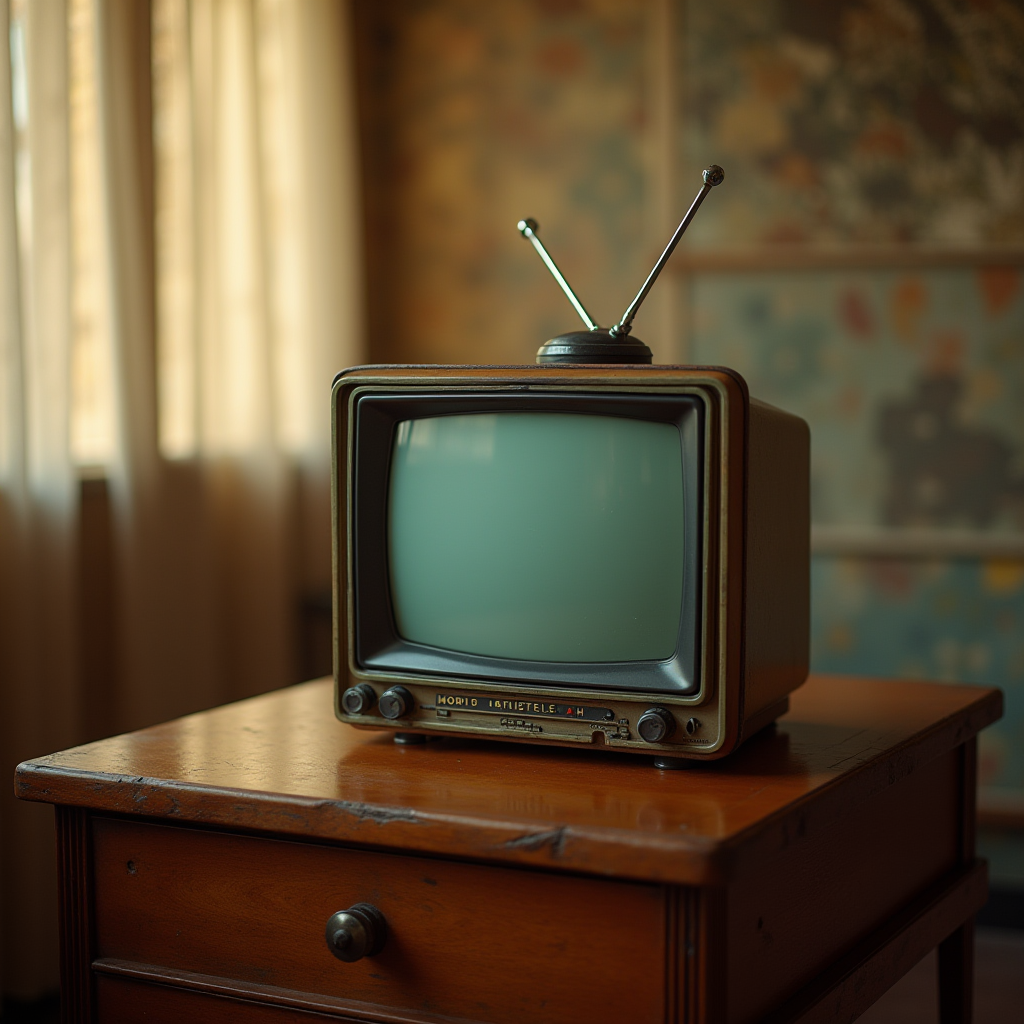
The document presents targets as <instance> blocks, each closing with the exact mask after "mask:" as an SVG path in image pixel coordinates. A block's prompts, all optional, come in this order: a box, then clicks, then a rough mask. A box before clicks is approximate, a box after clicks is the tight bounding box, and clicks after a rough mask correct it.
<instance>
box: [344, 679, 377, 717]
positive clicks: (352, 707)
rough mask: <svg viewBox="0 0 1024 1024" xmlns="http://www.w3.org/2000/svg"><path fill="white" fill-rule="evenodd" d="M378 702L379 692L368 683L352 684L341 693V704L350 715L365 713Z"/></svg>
mask: <svg viewBox="0 0 1024 1024" xmlns="http://www.w3.org/2000/svg"><path fill="white" fill-rule="evenodd" d="M376 703H377V694H376V693H374V692H373V687H372V686H370V685H368V684H367V683H359V684H358V685H357V686H350V687H349V688H348V689H347V690H346V691H345V692H344V693H343V694H342V695H341V706H342V707H343V708H344V709H345V711H346V712H347V713H348V714H350V715H365V714H368V713H369V712H371V711H372V710H373V706H374V704H376Z"/></svg>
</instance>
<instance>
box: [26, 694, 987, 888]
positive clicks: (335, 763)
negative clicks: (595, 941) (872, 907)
mask: <svg viewBox="0 0 1024 1024" xmlns="http://www.w3.org/2000/svg"><path fill="white" fill-rule="evenodd" d="M1001 709H1002V698H1001V695H1000V693H999V691H998V690H991V689H981V688H974V687H965V686H945V685H933V684H927V683H912V682H888V681H883V680H874V679H857V678H841V677H823V676H812V677H811V679H810V680H809V681H808V682H807V684H805V685H804V686H803V687H801V688H800V689H799V690H797V691H796V692H795V693H794V694H793V696H792V701H791V711H790V713H789V714H788V715H787V716H786V717H785V718H783V719H782V720H780V722H779V723H778V725H777V726H776V727H774V728H771V729H768V730H765V731H764V732H762V733H761V734H760V735H758V736H755V737H753V738H752V739H751V740H749V741H748V742H747V743H746V744H745V745H744V746H743V747H741V748H740V749H739V750H738V751H737V752H736V753H735V754H733V755H731V756H730V757H728V758H726V759H724V760H723V761H721V762H716V763H708V764H701V765H699V766H695V767H693V768H691V769H689V770H686V771H677V772H660V771H656V770H654V769H652V767H651V765H650V761H649V760H648V759H646V758H643V757H636V758H632V757H624V756H615V755H610V754H603V753H600V752H597V751H591V750H585V751H575V750H562V749H557V750H553V749H547V748H544V749H542V748H537V747H530V746H525V745H516V746H511V745H502V744H496V743H488V742H482V741H480V742H478V741H469V740H441V741H437V742H432V743H428V744H426V745H423V746H419V747H400V746H396V745H395V744H394V743H392V741H391V738H390V736H388V735H380V734H377V733H374V732H367V731H359V730H355V729H350V728H348V727H346V726H344V725H342V724H340V723H338V722H337V721H336V720H335V718H334V715H333V711H332V686H331V681H330V680H319V681H316V682H312V683H306V684H302V685H300V686H295V687H291V688H288V689H285V690H280V691H276V692H274V693H270V694H265V695H263V696H261V697H255V698H252V699H250V700H247V701H240V702H239V703H237V704H231V705H227V706H225V707H221V708H216V709H213V710H211V711H207V712H203V713H201V714H198V715H192V716H189V717H186V718H182V719H179V720H177V721H174V722H169V723H166V724H164V725H160V726H155V727H154V728H151V729H145V730H142V731H140V732H137V733H132V734H129V735H125V736H118V737H114V738H112V739H109V740H103V741H100V742H98V743H93V744H88V745H86V746H83V747H77V748H74V749H72V750H68V751H64V752H63V753H59V754H54V755H51V756H49V757H41V758H37V759H34V760H32V761H28V762H26V763H24V764H22V765H21V766H19V768H18V772H17V776H16V783H15V784H16V791H17V793H18V795H19V796H21V797H22V798H24V799H30V800H42V801H46V802H51V803H59V804H64V805H70V806H79V807H92V808H95V809H97V810H103V811H110V812H116V813H121V814H129V815H144V816H146V817H149V818H154V819H161V818H164V819H167V820H169V821H190V822H194V823H198V824H208V825H216V826H220V827H226V828H236V829H249V830H258V831H266V832H275V833H283V834H291V835H299V836H304V837H307V838H315V839H327V840H333V841H342V842H350V843H356V844H363V845H371V846H375V847H382V848H389V849H392V850H405V851H412V852H420V853H435V854H443V855H446V856H455V857H469V858H473V859H477V860H482V861H493V862H501V863H507V864H524V865H534V866H543V867H545V868H548V869H551V870H563V871H579V872H586V873H591V874H604V875H609V876H617V877H622V878H629V879H635V880H640V881H655V882H676V883H683V884H689V885H708V884H724V883H726V882H728V880H729V879H731V878H734V877H737V876H738V875H740V874H743V873H745V872H746V871H747V870H749V869H751V868H752V867H753V866H756V865H757V864H760V863H762V862H763V861H764V859H765V858H767V857H772V856H774V855H775V854H777V853H778V852H779V851H783V850H785V849H786V848H787V846H788V845H789V844H790V843H791V842H792V841H793V837H794V836H797V835H802V836H809V835H812V834H814V833H816V832H818V831H820V830H824V829H827V828H828V827H829V826H830V825H831V824H832V823H834V822H836V821H838V820H839V819H840V818H841V817H842V816H844V815H846V814H848V813H849V812H850V810H851V808H853V807H856V806H857V805H858V804H859V803H861V802H862V801H865V800H867V799H869V798H871V797H872V796H873V795H874V794H877V793H880V792H882V791H883V790H885V789H886V788H888V787H889V786H892V785H893V784H895V783H896V782H898V781H899V780H900V779H902V778H905V777H907V776H909V775H911V774H912V773H913V772H914V771H916V770H918V769H919V768H922V767H924V766H925V765H927V764H928V763H929V762H931V761H933V760H935V759H936V758H938V757H940V756H941V755H942V754H944V753H947V752H948V751H950V750H952V749H953V748H955V747H957V746H959V745H961V744H963V743H965V742H966V741H968V740H969V739H970V738H971V737H973V736H974V735H975V734H976V733H977V732H978V731H979V730H980V729H982V728H983V727H984V726H985V725H987V724H989V723H990V722H992V721H994V720H995V719H997V718H998V717H999V715H1000V714H1001Z"/></svg>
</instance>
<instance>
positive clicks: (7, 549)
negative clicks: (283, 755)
mask: <svg viewBox="0 0 1024 1024" xmlns="http://www.w3.org/2000/svg"><path fill="white" fill-rule="evenodd" d="M346 19H347V6H346V4H344V3H338V2H335V0H153V2H152V3H140V2H137V0H102V2H99V0H31V2H23V0H0V32H2V33H3V35H4V36H5V37H6V38H7V39H8V40H9V45H8V46H5V47H3V51H2V59H0V566H2V571H0V712H2V713H0V752H2V755H3V756H2V758H0V771H2V772H3V773H6V777H7V778H8V779H10V775H11V772H12V771H13V768H14V765H15V764H16V763H17V761H19V760H23V759H25V758H27V757H31V756H37V755H40V754H43V753H46V752H48V751H51V750H56V749H60V748H62V747H67V746H71V745H73V744H74V743H76V742H81V741H82V739H83V738H84V734H83V728H84V726H83V721H84V716H83V715H82V713H81V709H82V708H83V707H88V708H90V715H89V720H90V722H91V723H92V724H91V726H90V728H93V729H96V730H99V729H105V730H106V731H107V732H117V731H120V730H123V729H128V728H136V727H139V726H142V725H146V724H149V723H151V722H155V721H157V720H161V719H165V718H168V717H173V716H176V715H180V714H183V713H186V712H189V711H192V710H197V709H199V708H202V707H208V706H211V705H213V704H217V703H221V702H223V701H225V700H229V699H234V698H238V697H243V696H246V695H248V694H251V693H256V692H260V691H262V690H266V689H270V688H272V687H276V686H281V685H285V684H287V683H290V682H296V681H298V675H297V672H298V669H297V664H298V659H297V657H296V648H295V637H294V632H295V626H296V621H297V613H298V605H299V594H300V593H302V592H304V591H308V590H310V589H316V588H322V587H326V586H327V585H328V584H329V581H330V565H331V558H330V530H329V520H330V460H329V452H330V402H329V397H330V388H331V382H332V379H333V376H334V374H335V373H337V371H338V370H340V369H342V368H343V367H345V366H347V365H351V364H353V363H356V362H359V357H360V353H361V347H362V341H361V337H362V311H361V301H360V296H361V294H362V286H361V279H360V250H361V240H360V227H359V225H360V215H359V200H358V181H357V174H356V167H357V164H358V161H357V158H356V150H355V135H356V133H355V127H354V116H353V105H354V102H353V96H352V89H353V84H352V81H351V77H352V76H351V73H350V66H349V48H350V42H349V36H348V27H347V21H346ZM86 469H87V470H88V472H89V473H96V472H101V473H102V475H103V479H104V480H105V481H106V489H107V493H109V506H110V520H111V521H110V537H111V544H112V547H113V552H112V555H111V558H112V563H111V565H110V572H111V574H112V578H113V583H112V584H111V588H110V589H111V591H112V595H113V596H112V598H111V600H112V601H113V607H111V608H110V609H109V612H110V622H111V634H112V636H111V641H110V643H111V647H112V649H113V651H114V652H115V653H112V654H111V659H112V660H113V661H116V665H114V666H113V668H112V669H111V672H110V678H104V681H103V687H104V689H103V700H102V702H101V703H102V706H100V707H98V708H97V707H96V704H97V702H96V700H95V699H94V698H95V693H92V692H86V690H85V689H84V687H87V686H89V685H92V684H91V683H89V681H88V679H87V678H86V676H85V675H84V674H83V661H82V657H83V655H82V652H83V649H84V648H83V637H82V636H81V635H79V628H80V624H81V622H82V621H83V620H82V615H83V608H84V607H85V606H89V607H90V608H91V605H92V603H93V602H94V601H95V600H96V599H97V598H96V595H94V594H92V593H89V594H84V595H83V598H84V599H83V608H80V607H79V606H78V601H77V587H78V585H79V584H78V580H79V575H78V574H79V569H80V566H81V564H82V563H81V557H82V552H80V551H79V549H78V544H79V539H80V534H79V530H80V520H79V506H78V498H79V494H80V481H79V475H80V473H81V472H82V471H83V470H86ZM97 685H99V684H97ZM0 843H2V845H0V850H2V854H0V857H2V860H0V944H2V949H3V979H2V980H3V990H4V991H5V992H6V993H7V994H12V995H17V996H19V997H22V998H25V997H31V996H34V995H38V994H39V993H40V992H42V991H45V990H46V989H47V988H48V987H52V986H53V985H54V984H55V983H56V958H55V934H54V922H55V917H56V914H55V909H54V902H55V882H54V878H53V871H54V866H53V837H52V819H51V816H50V815H49V814H48V813H47V812H46V809H45V808H40V807H38V806H36V805H29V804H16V803H15V802H14V801H12V800H11V799H10V791H9V787H8V790H7V793H6V794H4V795H3V796H0Z"/></svg>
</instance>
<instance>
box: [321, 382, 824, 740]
mask: <svg viewBox="0 0 1024 1024" xmlns="http://www.w3.org/2000/svg"><path fill="white" fill-rule="evenodd" d="M334 443H335V449H334V450H335V465H334V541H335V544H334V548H335V567H334V568H335V579H334V587H335V593H334V597H335V600H334V608H335V637H336V644H335V678H336V684H337V685H336V689H337V705H336V706H337V713H338V716H339V717H340V718H341V719H342V720H343V721H346V722H349V723H350V724H353V725H357V726H370V727H378V728H380V727H390V728H393V729H396V730H398V731H399V732H401V733H403V734H416V733H418V734H425V735H429V734H435V735H444V734H446V733H462V734H466V735H476V736H485V737H489V738H499V739H525V740H528V741H531V742H549V743H556V744H563V745H564V744H571V745H574V746H576V745H579V744H585V745H588V746H590V747H595V746H597V747H602V748H606V749H612V750H622V751H631V750H632V751H638V752H639V751H643V752H649V753H655V754H660V755H663V756H669V757H715V756H721V755H722V754H724V753H727V752H728V751H729V750H731V749H733V748H734V747H735V746H736V744H737V743H738V742H739V741H740V740H741V739H742V738H743V737H744V736H745V735H749V733H750V732H751V731H752V730H754V729H756V728H758V727H760V725H761V724H764V723H766V722H768V721H771V720H773V719H774V718H775V717H776V716H777V715H778V714H779V713H780V712H781V711H782V710H783V709H784V707H785V706H786V695H787V694H788V693H789V692H790V691H791V690H792V689H794V688H795V687H796V686H798V685H799V684H800V683H801V682H802V681H803V679H804V678H805V677H806V671H807V613H808V593H807V591H808V570H809V565H808V537H807V535H808V529H809V527H808V510H807V502H808V494H807V476H808V472H807V464H808V442H807V431H806V425H805V424H803V421H801V420H799V419H798V418H796V417H793V416H789V415H788V414H785V413H782V412H779V411H778V410H774V409H771V408H770V407H768V406H763V405H761V404H760V403H757V402H751V401H750V399H749V397H748V395H747V392H746V387H745V385H744V384H743V382H742V380H741V379H740V378H739V377H738V376H737V375H736V374H734V373H731V372H729V371H724V370H717V369H701V368H693V367H647V366H644V367H639V366H617V367H601V366H565V365H561V366H558V365H556V366H524V367H508V368H501V367H408V366H407V367H401V366H394V367H362V368H356V369H354V370H349V371H346V372H345V373H343V374H341V375H339V377H338V379H337V381H336V382H335V389H334ZM752 457H753V461H752Z"/></svg>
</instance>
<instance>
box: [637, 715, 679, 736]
mask: <svg viewBox="0 0 1024 1024" xmlns="http://www.w3.org/2000/svg"><path fill="white" fill-rule="evenodd" d="M675 727H676V720H675V719H674V718H673V717H672V715H671V714H670V713H669V712H668V711H666V710H665V709H664V708H648V709H647V710H646V711H645V712H644V713H643V714H642V715H641V716H640V720H639V721H638V722H637V723H636V731H637V732H638V733H640V738H641V739H644V740H646V741H647V742H648V743H660V742H661V741H662V740H665V739H668V737H669V736H671V735H672V730H673V729H675Z"/></svg>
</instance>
